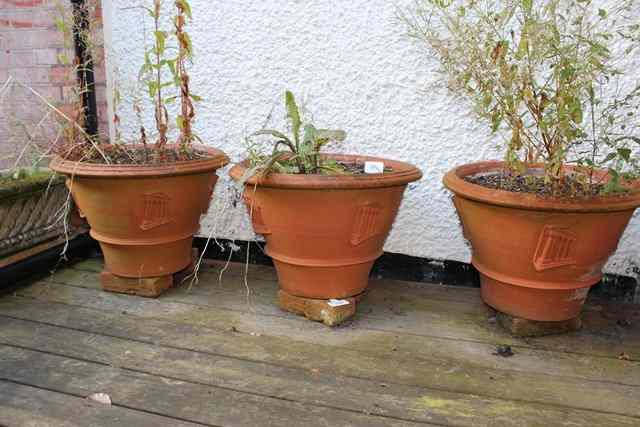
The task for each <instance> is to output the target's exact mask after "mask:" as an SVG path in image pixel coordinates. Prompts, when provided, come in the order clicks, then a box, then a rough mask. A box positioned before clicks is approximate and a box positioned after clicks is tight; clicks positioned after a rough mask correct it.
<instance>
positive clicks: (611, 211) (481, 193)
mask: <svg viewBox="0 0 640 427" xmlns="http://www.w3.org/2000/svg"><path fill="white" fill-rule="evenodd" d="M503 165H504V164H503V162H497V161H493V162H480V163H473V164H468V165H464V166H461V167H458V168H456V169H454V170H452V171H450V172H449V173H447V175H446V176H445V177H444V185H445V186H446V187H447V188H448V189H449V190H451V191H452V192H453V193H454V194H455V196H454V204H455V206H456V209H457V211H458V214H459V216H460V219H461V222H462V225H463V231H464V235H465V237H466V238H467V239H468V240H469V241H470V242H471V246H472V248H473V258H472V263H473V265H474V266H475V267H476V268H477V269H478V270H479V271H480V277H481V282H482V298H483V299H484V301H485V302H486V303H487V304H489V305H490V306H492V307H494V308H496V309H497V310H499V311H501V312H504V313H507V314H510V315H513V316H517V317H522V318H525V319H530V320H539V321H562V320H568V319H571V318H574V317H576V316H578V314H579V313H580V309H581V307H582V305H583V303H584V301H585V299H586V297H587V293H588V291H589V288H590V287H591V286H592V285H594V284H596V283H597V282H598V281H600V279H601V278H602V267H603V266H604V265H605V263H606V262H607V260H608V258H609V256H611V255H612V254H613V253H614V252H615V250H616V247H617V245H618V241H619V240H620V237H621V236H622V233H623V232H624V230H625V228H626V226H627V224H628V222H629V220H630V218H631V216H632V215H633V212H634V210H635V209H636V207H637V206H640V186H638V185H636V187H635V188H633V189H632V192H631V193H630V194H625V195H613V196H606V197H594V198H590V199H556V198H541V197H538V196H535V195H533V194H521V193H514V192H508V191H502V190H493V189H489V188H485V187H482V186H480V185H475V184H471V183H469V182H467V181H465V180H463V177H465V176H469V175H475V174H481V173H487V172H491V171H495V170H499V169H501V168H502V167H503ZM598 174H599V176H603V174H604V172H599V173H598Z"/></svg>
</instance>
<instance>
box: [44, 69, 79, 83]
mask: <svg viewBox="0 0 640 427" xmlns="http://www.w3.org/2000/svg"><path fill="white" fill-rule="evenodd" d="M75 79H76V74H75V70H74V68H73V67H71V66H70V65H56V66H53V67H50V68H49V81H50V82H51V83H63V84H74V83H75V81H76V80H75Z"/></svg>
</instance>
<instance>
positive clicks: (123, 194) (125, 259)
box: [50, 147, 229, 277]
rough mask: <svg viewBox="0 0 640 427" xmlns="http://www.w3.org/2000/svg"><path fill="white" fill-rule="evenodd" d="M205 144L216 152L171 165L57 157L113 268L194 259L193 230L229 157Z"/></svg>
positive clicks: (129, 269) (159, 272) (162, 268)
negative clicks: (107, 163)
mask: <svg viewBox="0 0 640 427" xmlns="http://www.w3.org/2000/svg"><path fill="white" fill-rule="evenodd" d="M199 149H201V150H203V151H206V152H207V153H208V154H209V155H210V158H208V159H205V160H195V161H186V162H179V163H172V164H167V165H104V164H89V163H80V162H74V161H67V160H63V159H61V158H55V159H54V160H53V161H52V162H51V165H50V168H51V169H53V170H55V171H57V172H60V173H63V174H65V175H67V187H68V188H69V189H70V190H71V194H72V195H73V198H74V200H75V201H76V203H77V205H78V208H79V209H80V211H81V212H82V215H84V216H85V217H86V218H87V221H88V222H89V225H90V226H91V232H90V234H91V236H92V237H93V238H94V239H96V240H97V241H98V242H100V246H101V247H102V251H103V252H104V258H105V265H106V269H107V270H108V271H110V272H111V273H113V274H115V275H118V276H123V277H158V276H165V275H169V274H173V273H175V272H177V271H180V270H182V269H184V268H185V267H187V266H188V265H189V264H190V262H191V244H192V240H193V235H194V234H195V233H196V232H197V231H198V228H199V223H200V216H201V215H202V214H203V213H205V212H206V211H207V209H208V207H209V202H210V200H211V195H212V192H213V188H214V186H215V184H216V181H217V179H218V177H217V175H216V173H215V171H216V169H218V168H220V167H222V166H224V165H226V164H227V163H228V162H229V159H228V158H227V156H226V155H225V154H224V153H223V152H222V151H220V150H216V149H214V148H209V147H199Z"/></svg>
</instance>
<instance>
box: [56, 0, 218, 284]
mask: <svg viewBox="0 0 640 427" xmlns="http://www.w3.org/2000/svg"><path fill="white" fill-rule="evenodd" d="M151 4H152V5H151V7H149V8H145V9H146V10H147V12H148V15H149V16H150V17H151V20H152V22H153V38H152V39H153V44H152V46H151V47H149V48H146V50H145V54H144V63H143V65H142V68H141V70H140V79H141V81H142V83H144V85H145V87H146V89H147V92H148V95H149V97H150V100H151V102H152V103H153V106H154V118H155V127H156V129H155V130H156V132H155V135H151V133H148V132H147V130H146V129H145V128H144V126H142V125H141V127H140V136H139V139H138V140H137V141H132V142H130V143H122V142H121V141H115V143H113V144H106V143H104V142H102V141H101V140H100V139H99V138H94V137H93V136H92V135H88V134H87V133H86V132H85V131H84V130H83V129H82V126H80V125H79V124H82V115H80V116H79V117H74V118H72V120H71V122H72V123H71V124H70V126H69V127H68V135H67V138H66V142H65V143H64V144H59V145H58V146H57V147H56V156H55V157H54V159H53V161H52V162H51V165H50V167H51V169H53V170H55V171H57V172H59V173H62V174H64V175H66V176H67V186H68V188H69V190H70V191H71V193H72V195H73V198H74V200H75V201H76V203H77V205H78V207H79V209H80V211H81V212H82V214H83V215H84V216H86V218H87V220H88V222H89V224H90V226H91V236H92V237H93V238H95V239H96V240H98V242H99V243H100V246H101V248H102V251H103V253H104V257H105V270H106V273H108V275H109V277H111V278H113V277H116V278H118V277H120V278H133V279H136V280H140V279H146V278H158V277H161V278H166V277H171V275H172V274H174V273H176V272H178V271H180V270H183V269H185V268H186V267H187V266H188V265H189V264H190V263H191V262H192V249H191V246H192V240H193V235H194V233H196V232H197V230H198V228H199V221H200V216H201V214H203V213H205V212H206V211H207V209H208V207H209V202H210V199H211V196H212V192H213V188H214V185H215V183H216V181H217V175H216V170H217V169H218V168H220V167H222V166H224V165H226V164H227V163H228V161H229V160H228V158H227V156H226V155H225V154H224V153H223V152H222V151H220V150H217V149H214V148H211V147H208V146H206V145H204V144H201V141H200V139H199V138H198V136H197V135H196V134H195V133H194V131H193V128H192V124H193V121H194V118H195V109H194V103H195V102H196V101H198V100H199V98H198V97H197V96H196V95H194V94H192V92H191V88H190V78H189V74H188V70H187V68H188V64H189V63H190V62H191V60H192V45H191V40H190V38H189V35H188V33H187V32H186V30H185V26H186V25H187V23H188V22H189V21H191V19H192V15H191V8H190V5H189V3H188V1H187V0H176V1H175V2H174V9H173V10H174V12H173V15H172V16H171V19H164V18H166V17H163V16H162V14H163V12H164V9H163V7H162V2H161V1H160V0H153V2H152V3H151ZM166 22H170V23H171V24H170V25H171V28H164V27H163V24H164V25H167V24H166ZM81 40H83V41H82V42H83V43H87V42H86V41H84V39H81ZM77 63H79V64H83V61H82V58H79V59H77ZM85 85H86V82H83V81H81V82H80V86H81V88H80V89H81V90H86V89H87V87H85ZM116 95H117V94H116ZM172 102H176V103H177V104H178V114H177V117H176V119H175V125H174V126H173V125H172V123H173V120H171V119H170V114H169V112H168V110H169V109H168V104H170V103H172ZM138 112H139V111H138ZM116 120H118V119H117V116H116ZM172 127H173V128H174V129H175V130H176V131H175V133H176V134H177V136H176V137H175V141H174V142H171V138H172V136H171V135H172V134H173V133H172V132H171V131H172ZM111 282H113V280H111ZM111 282H109V283H111ZM140 283H142V281H141V280H140ZM104 285H105V281H104V280H103V286H104ZM165 285H166V283H165ZM164 287H166V286H164ZM110 290H118V288H117V287H115V288H112V289H110ZM122 290H123V291H125V292H128V293H138V294H144V295H149V294H150V293H151V295H157V294H158V293H159V292H161V291H162V290H163V287H154V288H153V289H152V290H151V291H150V290H149V289H144V290H140V291H138V290H136V287H135V286H133V287H131V286H124V288H123V289H122Z"/></svg>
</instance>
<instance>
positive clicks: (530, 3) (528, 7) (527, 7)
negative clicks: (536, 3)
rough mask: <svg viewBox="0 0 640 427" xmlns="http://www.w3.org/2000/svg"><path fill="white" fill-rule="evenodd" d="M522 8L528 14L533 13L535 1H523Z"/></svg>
mask: <svg viewBox="0 0 640 427" xmlns="http://www.w3.org/2000/svg"><path fill="white" fill-rule="evenodd" d="M522 7H523V8H524V10H525V11H526V12H527V13H531V9H532V8H533V0H522Z"/></svg>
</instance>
